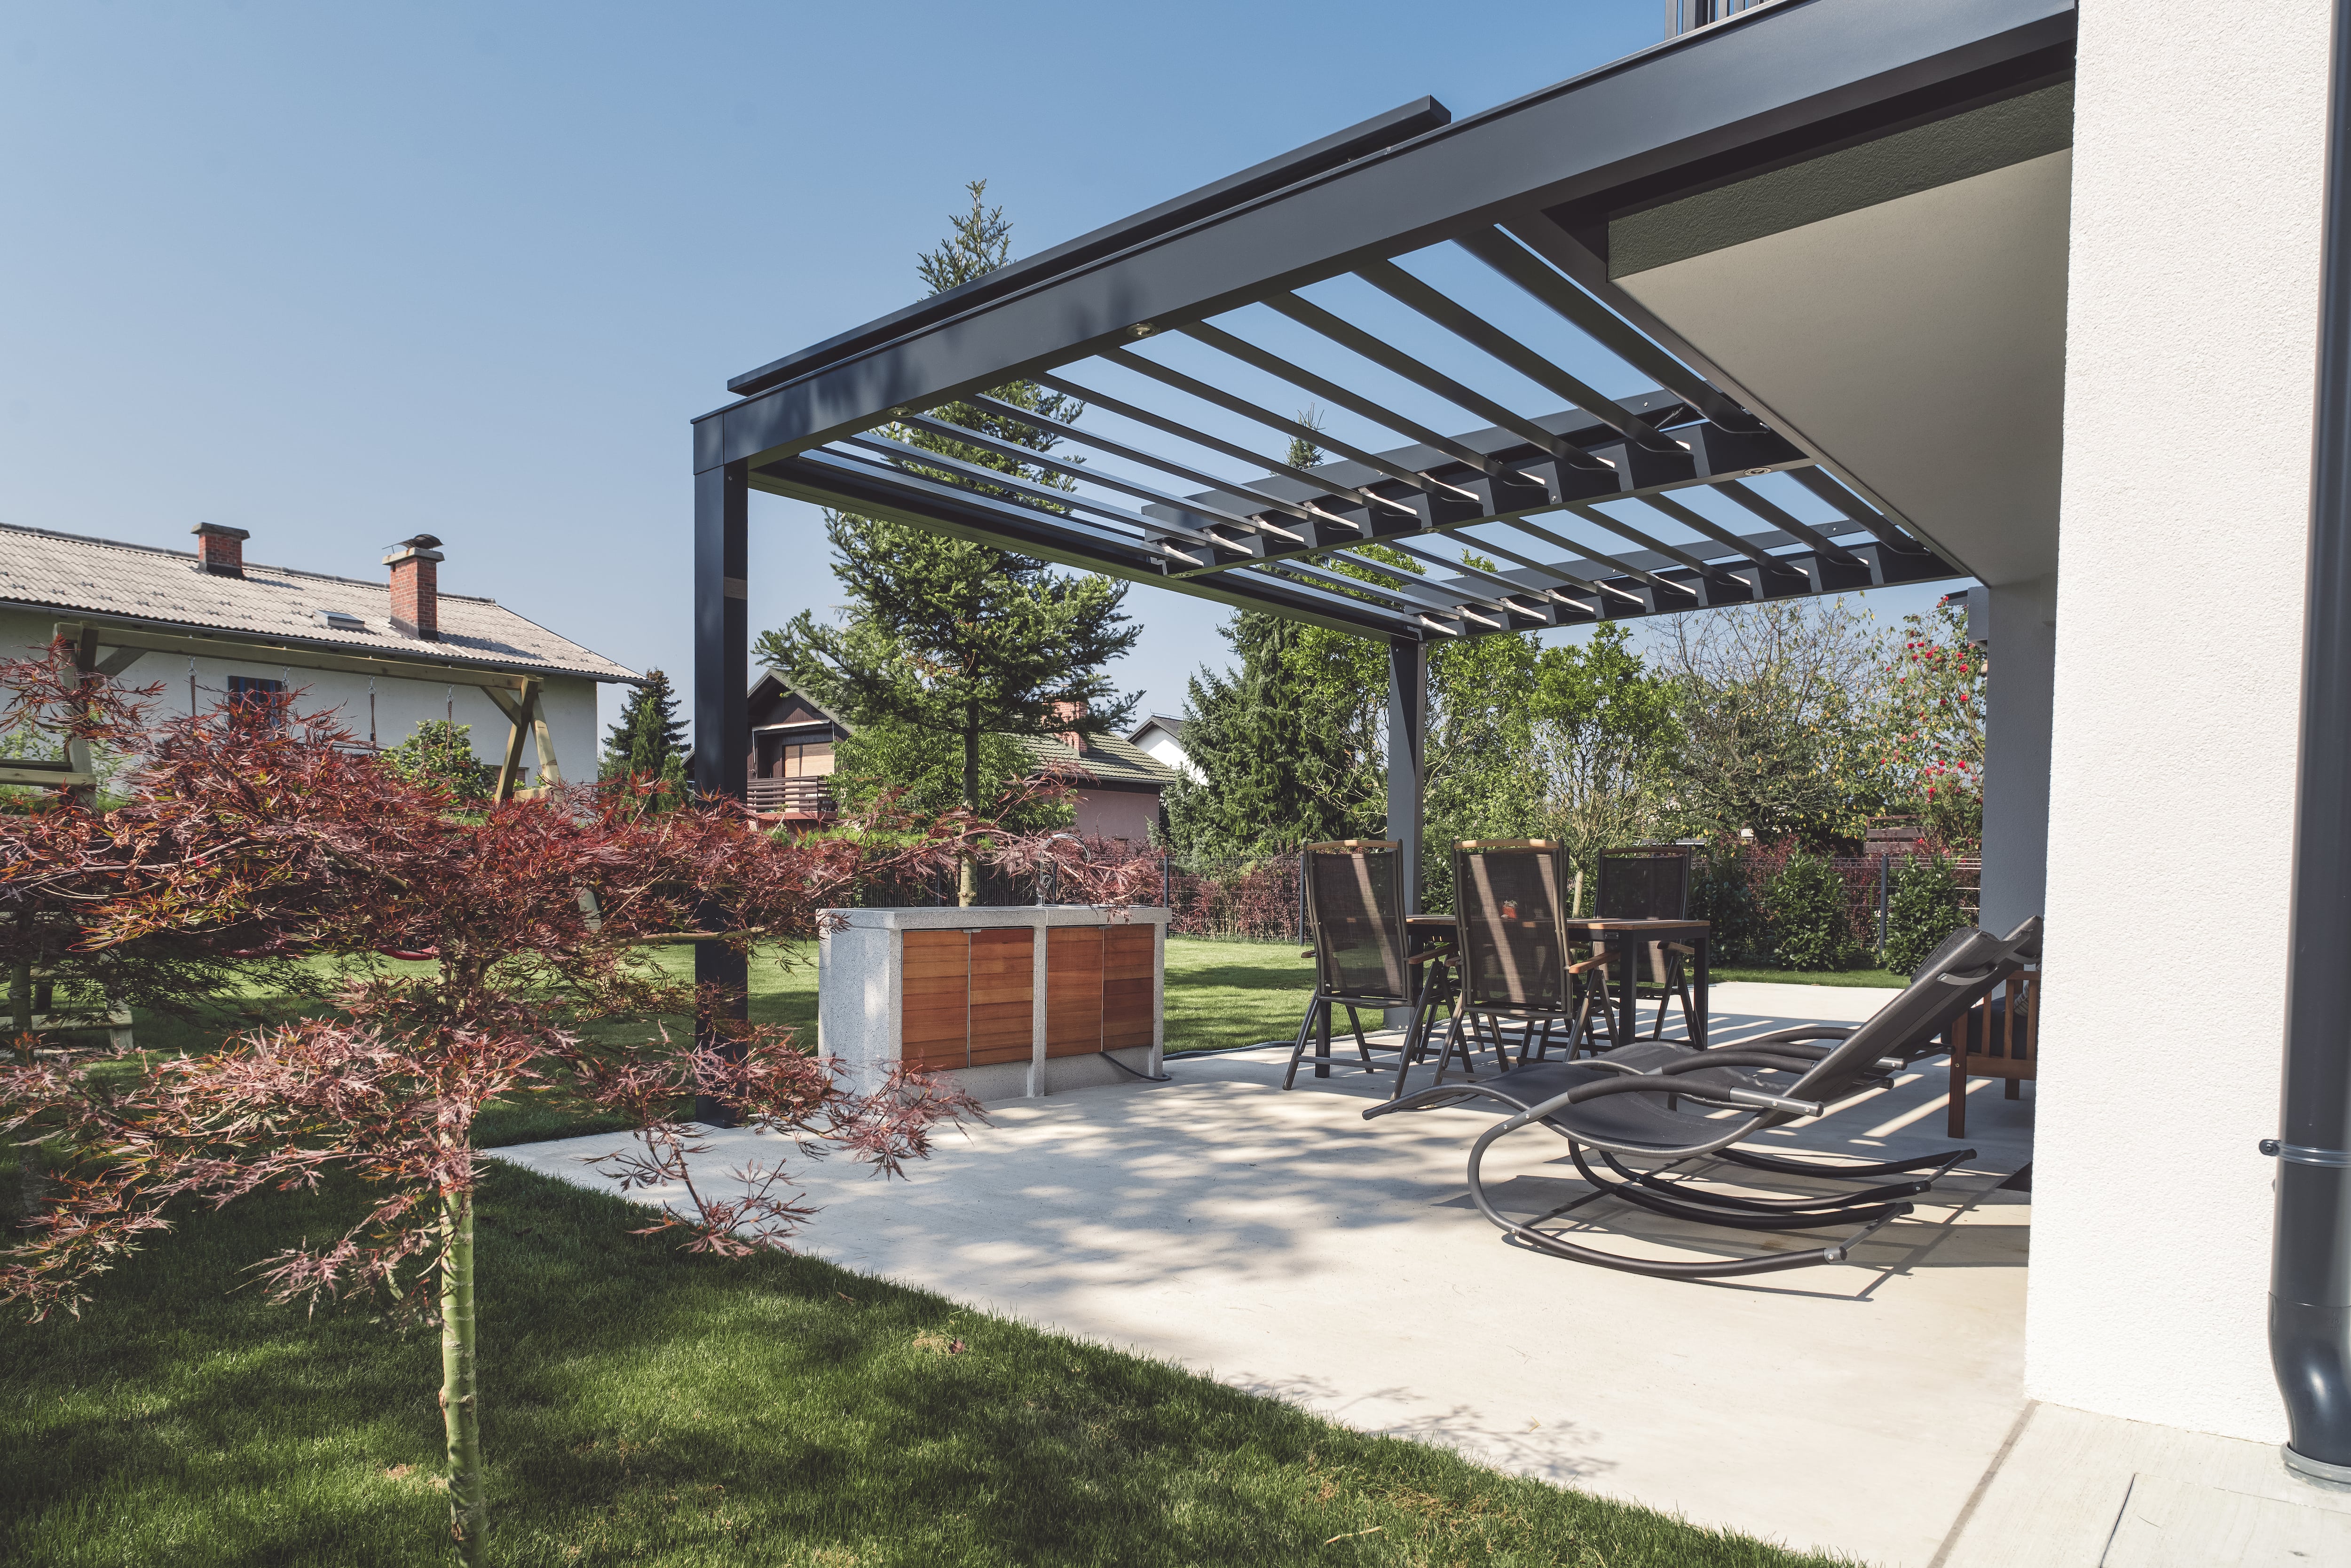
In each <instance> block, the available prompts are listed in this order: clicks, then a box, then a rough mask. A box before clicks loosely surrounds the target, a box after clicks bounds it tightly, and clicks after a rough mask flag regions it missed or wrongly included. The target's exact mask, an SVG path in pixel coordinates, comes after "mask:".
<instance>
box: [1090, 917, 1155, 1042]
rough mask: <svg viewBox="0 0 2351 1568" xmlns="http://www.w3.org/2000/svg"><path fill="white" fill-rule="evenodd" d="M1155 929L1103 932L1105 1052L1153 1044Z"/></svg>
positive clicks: (1133, 927) (1123, 927)
mask: <svg viewBox="0 0 2351 1568" xmlns="http://www.w3.org/2000/svg"><path fill="white" fill-rule="evenodd" d="M1154 959H1155V942H1154V940H1153V927H1151V926H1148V925H1111V926H1106V927H1104V928H1103V931H1102V1049H1103V1050H1104V1051H1124V1050H1126V1049H1127V1048H1129V1047H1130V1046H1137V1045H1142V1046H1147V1045H1149V1044H1150V1043H1151V1036H1152V1033H1153V1029H1152V1026H1153V1024H1154V1023H1155V1022H1156V1021H1157V1020H1156V1019H1155V1017H1154V1016H1153V1015H1154V1013H1155V1010H1156V1008H1155V1003H1156V1001H1157V998H1155V996H1154V995H1153V994H1152V992H1153V990H1154V986H1153V980H1154V977H1155V976H1154V971H1155V969H1156V967H1157V965H1156V964H1155V962H1154Z"/></svg>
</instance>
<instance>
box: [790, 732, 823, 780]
mask: <svg viewBox="0 0 2351 1568" xmlns="http://www.w3.org/2000/svg"><path fill="white" fill-rule="evenodd" d="M831 772H832V742H831V741H829V740H811V741H807V742H804V743H803V744H801V745H799V746H787V747H784V777H785V778H787V779H822V778H825V777H826V776H828V775H830V774H831Z"/></svg>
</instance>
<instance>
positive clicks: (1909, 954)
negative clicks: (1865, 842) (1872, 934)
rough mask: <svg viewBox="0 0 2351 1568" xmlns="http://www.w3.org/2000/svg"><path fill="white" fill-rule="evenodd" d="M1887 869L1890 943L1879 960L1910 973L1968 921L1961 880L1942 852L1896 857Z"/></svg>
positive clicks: (1898, 970)
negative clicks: (1961, 908) (1961, 901)
mask: <svg viewBox="0 0 2351 1568" xmlns="http://www.w3.org/2000/svg"><path fill="white" fill-rule="evenodd" d="M1886 873H1887V874H1886V946H1885V947H1884V948H1883V949H1882V950H1881V952H1880V955H1879V961H1880V962H1881V963H1883V964H1884V965H1885V966H1886V967H1887V968H1889V969H1891V970H1893V971H1895V973H1896V974H1901V975H1907V974H1909V973H1911V972H1912V971H1913V970H1915V969H1917V967H1918V966H1919V965H1920V964H1922V963H1924V962H1925V961H1926V958H1927V955H1928V954H1929V953H1931V952H1933V951H1934V950H1935V945H1936V944H1937V943H1938V942H1940V941H1941V940H1942V939H1943V938H1944V937H1946V936H1949V935H1950V934H1951V933H1952V932H1953V931H1956V930H1958V929H1959V926H1960V925H1964V924H1965V923H1966V920H1967V917H1966V916H1965V915H1962V914H1961V913H1960V911H1959V876H1958V874H1957V868H1955V867H1954V866H1953V865H1952V864H1951V862H1950V861H1949V858H1948V857H1946V856H1943V855H1914V856H1912V857H1910V858H1909V859H1907V860H1899V861H1896V862H1894V863H1893V864H1892V865H1890V866H1888V867H1887V868H1886Z"/></svg>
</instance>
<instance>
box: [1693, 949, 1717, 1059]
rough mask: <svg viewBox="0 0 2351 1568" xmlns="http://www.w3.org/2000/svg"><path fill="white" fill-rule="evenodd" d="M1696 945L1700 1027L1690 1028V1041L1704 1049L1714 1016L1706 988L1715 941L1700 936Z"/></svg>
mask: <svg viewBox="0 0 2351 1568" xmlns="http://www.w3.org/2000/svg"><path fill="white" fill-rule="evenodd" d="M1695 946H1697V948H1698V955H1697V958H1698V1027H1696V1028H1695V1029H1693V1030H1690V1034H1691V1036H1692V1039H1691V1041H1690V1043H1691V1044H1693V1045H1695V1046H1697V1047H1698V1050H1700V1051H1704V1050H1705V1049H1706V1026H1707V1021H1708V1019H1710V1018H1711V1017H1712V1016H1713V1012H1712V1006H1713V1004H1712V1003H1710V1002H1709V1001H1708V999H1707V994H1706V988H1707V984H1708V978H1707V977H1708V971H1709V970H1710V969H1711V968H1712V967H1713V964H1714V942H1713V940H1712V937H1711V936H1710V935H1709V936H1701V937H1699V938H1698V941H1697V943H1696V944H1695Z"/></svg>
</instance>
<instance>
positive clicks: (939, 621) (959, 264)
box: [757, 181, 1141, 904]
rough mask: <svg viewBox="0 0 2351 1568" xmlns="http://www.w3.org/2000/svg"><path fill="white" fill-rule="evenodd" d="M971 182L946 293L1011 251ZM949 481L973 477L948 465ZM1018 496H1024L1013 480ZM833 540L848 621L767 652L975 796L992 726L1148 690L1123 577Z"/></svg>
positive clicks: (954, 405)
mask: <svg viewBox="0 0 2351 1568" xmlns="http://www.w3.org/2000/svg"><path fill="white" fill-rule="evenodd" d="M967 189H968V190H969V191H970V193H971V207H970V210H969V211H967V212H966V213H963V214H957V215H956V216H955V217H953V218H951V219H950V220H949V221H950V224H951V230H950V232H949V234H948V235H947V237H946V239H945V240H944V241H943V242H942V243H941V244H940V246H939V247H938V248H937V249H936V250H932V251H925V252H924V253H922V255H921V256H920V258H919V261H918V265H917V267H916V270H917V272H918V273H919V274H920V276H921V277H922V279H923V281H924V282H925V283H926V284H928V285H929V286H930V288H931V292H932V293H934V294H938V293H943V292H945V291H946V290H947V289H949V288H953V287H956V286H957V285H959V284H962V283H966V282H968V281H969V280H970V279H972V278H974V277H980V276H982V275H984V274H986V273H988V272H992V271H994V270H995V269H996V268H997V267H1001V266H1003V265H1004V263H1005V262H1006V261H1008V259H1010V257H1011V254H1012V250H1011V225H1010V224H1008V222H1006V221H1005V218H1004V212H1003V209H1002V208H1000V207H990V206H987V204H985V202H984V200H983V198H984V196H985V194H986V193H987V183H986V182H985V181H978V182H975V183H972V184H971V185H970V186H969V187H967ZM987 395H989V396H990V397H993V398H995V399H997V400H998V401H1000V402H1008V403H1011V404H1013V405H1014V406H1016V407H1019V408H1024V409H1029V410H1031V411H1033V412H1035V413H1038V414H1040V415H1041V416H1043V417H1046V418H1049V419H1052V420H1055V421H1057V422H1060V423H1068V422H1070V421H1071V420H1074V419H1075V418H1077V417H1078V416H1079V415H1080V414H1081V413H1082V412H1083V410H1082V408H1081V407H1080V405H1078V404H1077V403H1076V402H1074V401H1072V400H1071V399H1068V398H1064V397H1062V396H1061V395H1060V394H1058V393H1055V392H1047V391H1045V390H1044V389H1042V388H1040V387H1038V386H1036V385H1035V384H1033V383H1030V382H1015V383H1013V384H1011V385H1008V386H1002V387H997V388H994V389H992V390H991V391H990V392H989V393H988V394H987ZM937 413H938V414H939V417H940V418H942V419H943V420H945V421H946V422H948V423H955V424H959V425H962V426H964V427H965V428H967V429H971V430H977V431H982V432H985V433H986V434H989V435H991V436H994V437H996V438H998V439H999V440H1002V441H1005V442H1008V443H1010V444H1016V445H1019V446H1025V447H1027V448H1029V449H1030V450H1032V451H1045V450H1048V449H1050V447H1051V446H1052V445H1053V444H1054V443H1055V440H1056V437H1054V436H1053V435H1052V434H1051V433H1050V432H1048V431H1041V430H1039V429H1038V428H1037V427H1036V426H1034V425H1031V424H1027V423H1021V422H1020V421H1019V420H1015V419H1013V418H1011V417H1009V416H1008V415H1004V414H998V413H990V412H987V410H986V409H984V408H983V407H981V406H980V405H978V404H975V403H967V402H950V403H947V404H945V405H942V406H941V407H940V408H939V409H938V410H937ZM884 433H885V434H889V435H891V436H892V437H893V438H894V439H896V440H899V441H902V442H904V443H905V444H908V445H910V446H915V447H919V448H922V449H925V450H928V451H934V452H937V453H939V454H941V455H945V456H950V457H954V458H956V460H958V461H960V462H963V463H967V464H972V465H977V466H980V467H987V468H994V469H997V470H999V471H1002V472H1006V473H1009V474H1013V475H1016V476H1019V477H1021V478H1023V479H1026V480H1028V481H1029V482H1030V483H1032V484H1040V485H1050V486H1055V487H1058V488H1064V489H1066V488H1068V487H1070V482H1069V481H1068V480H1067V478H1066V477H1065V476H1056V475H1053V474H1051V473H1050V472H1048V471H1046V470H1043V469H1040V468H1036V467H1034V466H1032V465H1028V464H1024V463H1021V462H1019V461H1018V460H1017V459H1013V458H1009V457H1006V456H1004V455H1001V454H999V453H996V452H991V451H987V450H983V449H981V448H979V447H977V446H972V445H969V444H965V443H961V442H957V441H954V440H951V439H948V438H946V437H941V436H935V435H932V434H928V433H926V432H923V431H915V430H910V429H907V428H905V427H904V426H890V427H887V428H886V430H885V432H884ZM915 471H917V472H919V471H920V470H919V468H918V467H917V468H916V470H915ZM940 477H941V478H942V479H945V480H946V481H947V482H949V483H960V482H961V481H959V480H956V479H954V478H952V477H951V476H947V475H946V474H945V473H944V472H942V473H941V475H940ZM1006 498H1007V499H1024V498H1023V497H1017V496H1014V495H1013V494H1012V493H1010V492H1006ZM1027 499H1028V500H1029V502H1030V504H1033V498H1027ZM825 537H826V538H828V539H829V540H831V544H832V548H833V568H832V570H833V575H834V577H835V578H837V579H838V580H840V582H841V586H842V587H843V588H844V589H846V590H847V591H848V596H849V602H848V604H847V606H846V609H847V612H848V613H847V616H846V618H845V621H844V623H843V624H841V625H838V626H832V625H826V624H822V623H820V622H818V621H817V620H816V618H815V617H814V616H813V615H812V614H810V612H806V611H803V612H800V613H799V615H798V616H796V617H795V618H794V619H793V620H792V622H791V623H790V624H789V626H786V627H784V628H781V629H780V630H778V631H772V632H767V633H765V634H764V635H762V636H761V637H760V639H759V642H758V653H757V656H758V660H759V661H760V662H761V663H763V664H767V665H768V666H769V667H770V668H772V669H776V670H778V671H781V672H782V673H783V674H784V675H785V677H786V678H787V679H789V681H791V683H792V684H793V685H796V686H798V687H799V689H800V690H802V691H804V692H806V693H808V694H809V695H810V696H811V697H813V698H814V699H815V700H816V701H817V702H819V703H820V704H822V705H823V706H825V707H827V708H829V709H831V711H832V712H834V713H835V714H838V715H839V716H841V717H842V718H844V719H846V720H848V721H849V722H850V723H851V724H853V725H855V726H857V727H859V729H860V730H861V731H863V730H865V729H867V728H869V727H883V728H888V727H895V728H899V729H902V730H905V731H911V732H913V733H914V734H916V735H918V736H920V737H924V738H925V740H926V742H927V743H928V745H929V747H931V748H933V751H934V753H936V752H940V751H943V752H945V753H946V759H948V760H950V761H951V763H952V765H954V766H956V768H958V770H959V772H960V775H961V786H962V788H961V790H960V795H961V799H962V802H963V804H964V805H965V806H967V807H968V808H970V809H971V810H978V808H979V805H980V790H981V779H982V761H983V757H984V755H985V754H986V753H987V750H988V747H989V743H990V737H995V736H1013V737H1020V736H1045V735H1055V734H1061V733H1065V732H1070V731H1074V732H1076V733H1077V734H1079V735H1080V736H1100V735H1106V734H1109V733H1112V732H1113V731H1114V730H1117V729H1119V728H1122V727H1124V725H1125V724H1126V722H1127V720H1128V718H1129V716H1131V715H1132V714H1133V712H1134V704H1135V701H1136V696H1135V695H1125V696H1122V695H1120V694H1119V693H1118V692H1117V691H1116V690H1115V688H1114V687H1113V685H1112V684H1111V682H1110V680H1109V678H1108V677H1107V676H1106V675H1104V674H1102V670H1101V666H1102V665H1103V664H1106V663H1108V662H1109V661H1110V660H1112V659H1114V658H1117V657H1118V656H1119V655H1121V654H1123V653H1125V652H1126V651H1127V650H1128V649H1130V648H1132V647H1133V646H1134V641H1135V638H1136V637H1137V636H1139V635H1140V634H1141V633H1140V630H1139V629H1138V628H1135V627H1134V626H1132V625H1130V624H1129V622H1128V617H1127V615H1126V613H1125V612H1124V610H1123V603H1124V601H1125V598H1126V590H1125V588H1124V587H1123V585H1117V584H1113V583H1112V582H1111V581H1110V580H1108V579H1107V578H1102V577H1071V576H1067V575H1064V574H1062V573H1060V572H1056V571H1053V570H1050V569H1049V568H1048V567H1047V566H1046V564H1045V563H1044V562H1043V561H1040V560H1036V559H1030V558H1029V557H1027V556H1022V555H1018V554H1015V553H1013V552H1012V551H1009V550H1004V549H996V548H995V547H993V546H989V545H983V544H976V543H973V542H971V541H968V540H965V539H956V538H945V537H943V536H940V535H936V534H932V533H926V532H924V531H922V530H920V529H917V528H909V527H906V526H905V525H904V524H899V523H890V522H882V521H877V520H875V519H872V518H869V517H855V516H852V515H849V514H845V513H838V512H834V513H828V514H826V517H825ZM958 896H959V899H960V902H962V903H964V904H972V903H975V902H977V898H978V868H977V864H976V863H975V862H973V861H971V860H970V859H968V858H967V860H966V861H965V862H964V865H963V872H962V877H961V887H960V889H959V893H958Z"/></svg>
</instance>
